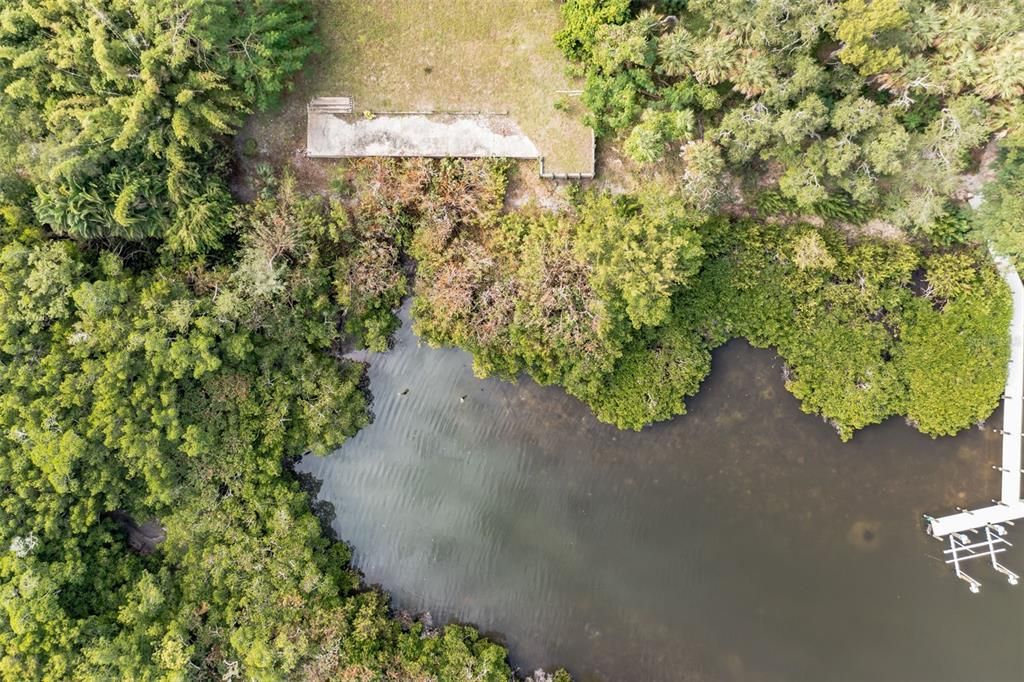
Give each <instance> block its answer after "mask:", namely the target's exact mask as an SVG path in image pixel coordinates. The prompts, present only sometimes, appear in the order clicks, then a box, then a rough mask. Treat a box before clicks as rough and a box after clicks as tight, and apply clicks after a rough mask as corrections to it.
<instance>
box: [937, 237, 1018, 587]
mask: <svg viewBox="0 0 1024 682" xmlns="http://www.w3.org/2000/svg"><path fill="white" fill-rule="evenodd" d="M995 261H996V266H997V267H998V268H999V273H1000V274H1001V275H1002V277H1003V279H1004V280H1005V281H1006V283H1007V285H1009V287H1010V291H1011V292H1012V294H1013V319H1012V321H1011V323H1010V362H1009V363H1008V364H1007V372H1006V375H1007V376H1006V390H1005V392H1004V395H1003V428H1002V434H1003V464H1002V466H999V467H996V466H994V467H992V468H993V469H996V470H997V471H999V472H1000V473H1001V477H1002V485H1001V491H1000V492H1001V494H1000V499H999V500H992V506H989V507H982V508H980V509H973V510H972V509H963V508H960V507H957V513H956V514H950V515H948V516H942V517H939V518H935V517H932V516H929V515H927V514H925V516H924V519H925V522H926V524H927V525H926V529H927V531H928V534H929V535H931V536H932V537H934V538H936V539H937V540H942V539H943V538H944V537H945V538H948V539H949V549H946V550H943V555H944V556H945V557H946V559H945V562H946V563H947V564H952V565H953V570H954V571H955V572H956V577H958V578H960V579H961V580H963V581H964V582H966V583H967V584H968V586H969V587H970V590H971V592H973V593H974V594H977V593H978V592H979V591H980V590H981V583H980V582H978V581H977V580H975V579H974V578H972V577H971V576H969V575H967V574H966V573H965V572H964V570H963V568H962V567H961V564H963V563H964V562H966V561H970V560H971V559H986V558H987V559H988V560H989V561H990V562H991V565H992V568H993V569H994V570H995V571H997V572H998V573H1002V574H1003V575H1004V576H1006V580H1007V582H1009V583H1010V584H1011V585H1016V584H1017V583H1018V582H1020V576H1019V575H1017V574H1016V573H1014V572H1013V571H1011V570H1010V569H1008V568H1007V567H1006V566H1003V565H1002V564H1000V563H999V562H998V561H996V555H997V554H1001V553H1003V552H1005V551H1007V549H1008V548H1010V547H1012V546H1013V545H1011V544H1010V541H1009V540H1007V539H1006V535H1007V534H1008V532H1009V531H1008V530H1007V526H1010V527H1012V526H1013V525H1014V524H1013V522H1014V521H1016V520H1018V519H1024V500H1022V499H1021V494H1020V493H1021V473H1022V470H1021V439H1022V437H1024V283H1022V282H1021V279H1020V276H1019V275H1018V274H1017V270H1016V269H1015V268H1014V267H1013V264H1012V263H1011V262H1010V260H1009V259H1008V258H1006V257H1003V256H996V257H995Z"/></svg>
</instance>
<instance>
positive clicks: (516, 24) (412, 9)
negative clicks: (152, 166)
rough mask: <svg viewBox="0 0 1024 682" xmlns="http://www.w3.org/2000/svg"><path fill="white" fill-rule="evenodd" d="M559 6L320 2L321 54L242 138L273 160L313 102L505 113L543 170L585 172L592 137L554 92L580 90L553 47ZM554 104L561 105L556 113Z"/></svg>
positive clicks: (423, 0) (475, 0)
mask: <svg viewBox="0 0 1024 682" xmlns="http://www.w3.org/2000/svg"><path fill="white" fill-rule="evenodd" d="M559 5H560V3H559V2H558V0H321V1H320V2H318V3H317V5H316V8H317V30H318V32H319V35H320V40H321V42H322V43H323V51H322V52H321V53H320V54H319V55H317V56H316V57H315V58H314V59H313V60H311V62H310V64H309V66H308V67H307V69H306V70H305V72H304V73H303V74H302V76H301V77H300V78H299V79H298V80H297V81H296V84H295V88H294V90H293V91H292V93H291V94H289V95H288V96H287V97H286V99H285V101H284V102H283V103H282V107H281V108H280V109H279V110H278V111H276V112H271V113H270V114H265V115H263V116H260V117H258V118H257V119H256V120H254V122H253V124H252V125H251V126H250V127H249V130H248V131H247V133H248V134H249V135H251V136H252V137H255V138H257V140H258V141H259V142H260V143H261V148H262V149H263V151H265V152H270V153H271V154H274V155H281V154H283V153H285V152H291V151H294V150H295V149H296V148H300V147H301V146H302V145H303V144H304V139H305V104H306V102H308V101H309V99H311V98H312V97H318V96H337V95H349V96H352V97H353V98H354V99H355V106H356V111H364V110H365V111H480V112H508V114H509V115H510V116H511V117H512V118H513V119H515V121H516V122H517V123H518V124H519V125H520V127H521V128H522V129H523V132H525V133H526V134H527V135H528V136H529V137H530V139H531V140H533V142H534V144H536V145H537V147H538V149H540V150H541V153H542V154H543V155H544V157H545V166H546V169H547V170H551V171H554V172H569V173H577V172H589V171H590V170H591V161H592V150H591V136H590V131H589V129H588V128H586V127H585V126H584V125H583V123H582V114H583V111H582V107H581V106H580V105H579V103H578V101H577V100H576V98H572V97H565V96H564V95H560V94H559V92H558V91H559V90H571V89H576V88H579V87H580V86H579V84H578V83H573V82H571V81H570V79H569V78H568V77H567V76H566V74H565V69H566V62H565V59H564V58H563V57H562V55H561V53H560V52H559V51H558V48H557V47H555V45H554V42H553V36H554V33H555V31H557V30H558V29H559V27H560V26H561V17H560V15H559ZM559 101H561V102H563V104H568V107H567V108H563V109H559V108H556V106H555V105H556V102H559ZM300 118H301V122H300ZM299 128H301V129H299ZM286 140H288V141H289V142H286Z"/></svg>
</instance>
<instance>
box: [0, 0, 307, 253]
mask: <svg viewBox="0 0 1024 682" xmlns="http://www.w3.org/2000/svg"><path fill="white" fill-rule="evenodd" d="M309 13H310V10H309V7H308V4H307V3H306V2H305V0H284V1H282V2H270V1H269V0H246V1H245V2H231V1H228V0H213V1H207V0H185V1H181V0H153V1H152V2H134V1H131V0H97V2H90V3H82V2H76V1H73V0H26V1H25V2H19V3H7V4H5V6H4V7H3V8H2V9H0V64H2V65H3V68H2V69H0V71H2V72H3V73H2V75H0V87H2V88H3V90H4V92H5V94H6V97H9V98H10V99H11V100H12V104H11V106H12V108H15V107H16V111H13V110H8V109H7V108H3V109H2V110H0V113H3V116H4V118H3V119H2V120H3V121H5V122H7V121H12V123H13V124H14V126H15V130H16V131H17V132H18V133H19V134H20V135H25V136H28V139H27V140H23V141H22V142H21V143H20V146H18V147H17V149H14V150H13V151H11V152H10V153H9V154H8V155H7V158H6V160H5V159H3V158H0V161H5V167H4V169H3V170H4V172H5V173H13V172H20V173H23V174H27V175H29V176H30V177H32V178H33V180H34V181H35V182H36V184H37V186H38V193H39V199H38V207H37V211H38V215H39V219H40V221H41V222H42V223H44V224H46V225H48V226H50V227H51V228H53V229H54V230H57V231H60V232H63V233H67V234H71V235H74V236H77V237H86V238H92V237H107V236H113V237H123V238H128V239H142V238H145V237H163V238H166V239H167V240H168V241H169V242H170V243H171V245H172V247H174V248H176V249H178V250H182V251H198V250H204V249H208V248H211V247H215V246H216V245H217V244H218V243H219V241H220V239H221V237H222V236H223V234H224V232H225V231H226V230H227V229H228V227H229V225H228V224H227V221H226V220H225V217H226V216H227V214H228V213H229V212H230V211H229V208H230V199H229V197H228V193H227V188H226V186H225V183H224V180H223V177H224V175H225V173H226V168H225V167H224V159H223V157H221V155H220V154H219V153H218V152H217V151H216V149H215V147H216V145H217V143H218V140H219V138H221V137H222V136H224V135H227V134H230V133H232V132H233V131H234V130H235V129H236V128H237V127H238V125H240V123H241V121H242V119H243V116H244V115H245V114H246V113H248V112H249V111H250V110H251V109H253V108H264V107H266V106H267V105H269V104H270V103H272V102H273V101H274V100H275V98H276V96H277V94H278V93H279V92H280V91H281V90H282V88H283V87H284V82H285V79H286V78H287V76H289V75H290V74H291V73H292V72H294V71H295V70H296V69H298V68H299V67H300V66H301V64H302V61H303V60H304V59H305V57H306V56H307V55H308V54H309V53H310V51H311V49H312V48H311V44H310V42H309V41H310V28H311V25H312V24H311V21H310V18H309ZM6 97H5V99H6Z"/></svg>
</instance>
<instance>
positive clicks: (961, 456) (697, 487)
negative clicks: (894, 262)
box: [297, 309, 1024, 682]
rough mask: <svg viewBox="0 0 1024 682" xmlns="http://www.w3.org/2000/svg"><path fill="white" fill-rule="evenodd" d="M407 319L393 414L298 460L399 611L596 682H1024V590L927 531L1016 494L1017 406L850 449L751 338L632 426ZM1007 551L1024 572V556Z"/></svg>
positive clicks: (377, 399)
mask: <svg viewBox="0 0 1024 682" xmlns="http://www.w3.org/2000/svg"><path fill="white" fill-rule="evenodd" d="M407 319H408V318H407V309H404V310H403V320H404V321H406V324H404V325H403V328H402V330H401V331H400V332H399V333H398V338H397V344H396V347H395V348H394V349H393V350H392V351H390V352H388V353H386V354H383V355H377V354H371V356H370V357H369V361H370V370H369V375H370V387H371V390H372V392H373V395H374V406H373V409H374V413H375V415H376V420H375V422H374V423H373V424H371V425H370V426H368V427H367V428H365V429H364V430H363V431H362V432H360V433H359V434H358V435H357V436H356V437H355V438H353V439H352V440H351V441H349V442H348V443H346V444H345V446H344V447H342V448H341V449H340V450H339V451H337V452H335V453H334V454H333V455H331V456H330V457H327V458H316V457H306V458H305V459H303V460H302V462H301V463H300V464H299V466H298V467H297V468H298V469H299V470H300V471H305V472H309V473H312V474H313V475H314V476H316V477H317V478H319V479H321V480H322V481H323V487H322V489H321V491H320V499H323V500H327V501H329V502H331V503H333V505H334V506H335V510H336V514H337V516H336V518H335V520H334V527H335V529H336V530H337V532H338V534H339V536H340V537H342V538H345V539H346V540H348V541H349V542H350V543H351V544H352V545H353V546H354V548H355V563H356V565H357V566H358V567H359V568H360V569H361V570H362V571H363V572H364V573H365V575H366V579H367V581H368V582H370V583H379V584H380V585H382V586H383V587H384V588H385V589H387V590H388V591H389V592H390V593H391V594H392V596H393V599H394V605H395V607H396V608H398V609H403V610H408V611H413V612H422V611H426V612H429V613H430V614H431V615H432V616H433V619H434V621H435V622H442V621H448V620H458V621H462V622H470V623H473V624H475V625H477V626H478V627H479V628H481V629H482V630H483V631H485V632H487V633H488V634H490V635H492V636H494V637H496V638H497V639H499V640H500V641H502V642H503V643H506V644H508V645H509V647H510V654H511V658H512V662H513V664H514V665H517V666H519V667H521V668H522V669H523V670H524V671H529V670H532V669H534V668H536V667H545V668H547V669H549V670H550V669H553V668H555V667H557V666H558V665H563V666H565V667H567V668H568V669H569V671H570V672H572V673H573V675H574V676H575V677H576V679H577V680H582V681H587V680H652V681H658V680H681V679H685V680H744V681H747V680H753V681H757V680H772V681H774V680H809V681H815V682H817V681H826V680H921V681H926V680H927V681H929V682H931V681H939V680H956V681H969V682H985V681H993V682H994V681H1000V682H1002V681H1004V680H1005V681H1013V682H1018V681H1019V680H1024V586H1022V587H1016V588H1013V587H1010V586H1009V585H1007V584H1006V582H1005V580H1004V579H1002V578H1001V576H998V575H996V574H995V573H994V572H993V571H992V570H991V568H986V567H985V566H983V565H980V564H978V565H976V566H973V567H972V568H973V570H971V571H969V572H971V574H972V575H974V577H976V578H978V579H980V580H981V582H982V584H983V587H982V593H981V594H980V595H971V594H970V593H969V592H968V590H967V587H966V584H964V583H962V582H960V581H958V580H956V579H955V578H954V577H953V575H952V572H951V571H950V570H949V569H948V568H947V567H946V566H944V565H942V564H941V563H940V561H941V560H940V557H941V554H942V549H943V545H941V544H940V543H939V542H937V541H936V540H932V539H930V538H928V537H927V536H926V535H925V534H924V532H923V531H922V530H921V523H920V518H921V514H922V513H925V512H927V513H932V514H936V515H938V514H940V513H946V512H948V511H952V508H953V506H954V505H962V506H972V505H979V504H987V503H988V501H989V499H990V498H992V497H995V496H996V495H997V494H998V479H997V473H996V472H995V471H993V470H992V469H991V465H992V464H995V463H997V462H998V461H999V439H998V437H997V436H996V434H994V433H992V431H991V426H992V425H998V424H1000V423H1001V419H1000V415H999V414H998V413H997V414H996V415H994V417H993V419H992V420H991V421H990V424H989V425H987V426H986V428H985V429H983V430H982V429H971V430H969V431H967V432H965V433H963V434H961V435H960V436H957V437H956V438H944V439H939V440H933V439H931V438H928V437H925V436H922V435H920V434H918V433H917V432H915V431H913V430H912V429H910V428H909V427H907V426H905V425H904V424H903V423H902V422H901V421H899V420H890V421H889V422H887V423H886V424H883V425H881V426H877V427H872V428H870V429H867V430H865V431H863V432H860V433H858V434H857V435H856V436H855V438H854V440H853V441H852V442H850V443H846V444H843V443H840V441H839V439H838V437H837V436H836V434H835V432H834V431H833V430H832V429H831V427H829V426H828V425H827V424H825V423H824V422H822V421H821V419H820V418H818V417H815V416H812V415H806V414H803V413H802V412H801V411H800V409H799V405H798V403H797V401H796V400H795V399H794V398H793V397H792V396H790V395H789V394H788V393H787V392H786V391H785V389H784V388H783V381H782V377H781V365H780V362H779V360H778V358H777V357H776V356H775V355H774V354H773V353H771V352H769V351H763V350H756V349H753V348H751V347H750V346H749V345H747V344H746V343H744V342H732V343H730V344H728V345H727V346H725V347H724V348H721V349H719V350H718V351H716V353H715V355H714V363H713V370H712V374H711V376H710V377H709V378H708V380H707V381H706V382H705V383H704V386H703V388H702V391H701V393H700V395H699V396H698V397H697V398H695V399H693V400H692V401H691V403H690V413H689V414H688V415H686V416H683V417H678V418H676V419H675V420H673V421H671V422H668V423H664V424H658V425H655V426H653V427H649V428H647V429H645V430H644V431H642V432H640V433H633V432H622V431H618V430H617V429H615V428H613V427H610V426H607V425H603V424H600V423H598V422H597V421H596V420H595V419H594V418H593V416H592V415H591V414H590V412H589V411H588V410H587V408H586V407H585V406H584V405H582V404H581V403H579V402H578V401H576V400H575V399H573V398H571V397H568V396H566V395H565V393H564V392H563V391H561V390H560V389H558V388H555V387H542V386H537V385H536V384H534V383H533V382H532V381H529V380H525V379H524V380H522V381H520V382H519V383H518V384H515V385H513V384H508V383H504V382H500V381H497V380H493V379H489V380H478V379H476V378H474V377H473V374H472V371H471V358H470V357H469V356H468V355H467V354H465V353H462V352H460V351H456V350H436V349H430V348H428V347H427V346H426V345H423V346H419V345H418V344H417V340H416V338H415V337H414V336H413V335H412V333H411V331H410V330H409V326H408V324H407ZM405 389H408V392H407V393H406V394H405V395H401V392H402V391H404V390H405ZM463 397H464V400H462V398H463ZM1009 537H1010V539H1011V541H1015V542H1020V543H1024V526H1022V525H1021V524H1018V525H1017V527H1016V528H1015V529H1012V531H1011V535H1010V536H1009ZM1003 557H1005V560H1004V563H1005V564H1007V565H1008V566H1010V567H1011V568H1013V569H1014V570H1016V571H1017V572H1018V573H1024V548H1016V547H1015V548H1014V549H1012V550H1011V551H1010V552H1009V553H1007V554H1004V555H1003Z"/></svg>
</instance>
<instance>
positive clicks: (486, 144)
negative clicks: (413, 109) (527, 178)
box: [306, 108, 540, 159]
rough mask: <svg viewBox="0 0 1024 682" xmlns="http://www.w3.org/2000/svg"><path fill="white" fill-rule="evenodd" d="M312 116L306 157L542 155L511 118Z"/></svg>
mask: <svg viewBox="0 0 1024 682" xmlns="http://www.w3.org/2000/svg"><path fill="white" fill-rule="evenodd" d="M308 116H309V120H308V124H307V128H306V153H307V154H308V155H309V156H313V157H322V158H345V157H360V156H424V157H438V158H440V157H463V158H484V157H505V158H512V159H536V158H539V157H540V152H539V151H538V150H537V147H536V146H535V145H534V144H533V142H532V141H531V140H530V138H528V137H527V136H526V135H525V134H524V133H523V131H522V130H520V128H519V126H518V125H516V123H515V122H514V121H513V120H512V119H510V118H509V117H508V116H501V115H490V114H466V115H453V114H415V113H414V114H379V115H376V116H374V117H373V118H366V117H363V116H360V115H358V114H340V113H335V112H330V111H328V112H325V111H320V110H317V109H315V108H310V109H309V111H308Z"/></svg>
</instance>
